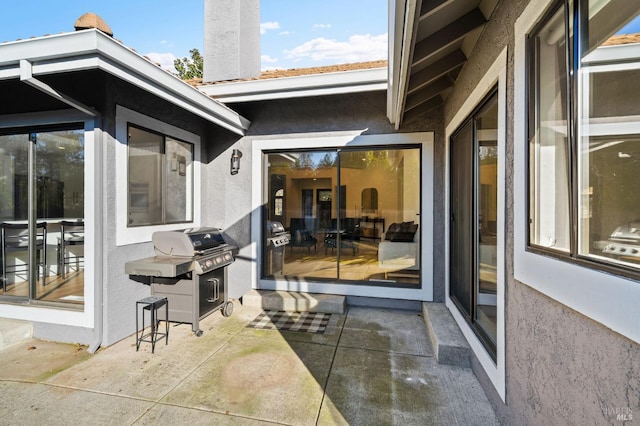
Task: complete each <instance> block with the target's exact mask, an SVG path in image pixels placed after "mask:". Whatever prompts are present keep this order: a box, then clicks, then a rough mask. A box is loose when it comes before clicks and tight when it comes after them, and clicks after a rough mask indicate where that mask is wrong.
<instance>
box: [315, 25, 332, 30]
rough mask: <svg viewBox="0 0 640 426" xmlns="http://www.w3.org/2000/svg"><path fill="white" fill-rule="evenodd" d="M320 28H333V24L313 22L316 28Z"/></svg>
mask: <svg viewBox="0 0 640 426" xmlns="http://www.w3.org/2000/svg"><path fill="white" fill-rule="evenodd" d="M318 28H331V24H313V29H314V30H315V29H318Z"/></svg>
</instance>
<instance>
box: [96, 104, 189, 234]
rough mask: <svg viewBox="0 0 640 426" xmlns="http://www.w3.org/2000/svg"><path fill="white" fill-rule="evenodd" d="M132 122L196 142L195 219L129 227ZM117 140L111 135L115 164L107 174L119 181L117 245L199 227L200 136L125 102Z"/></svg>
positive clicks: (118, 117)
mask: <svg viewBox="0 0 640 426" xmlns="http://www.w3.org/2000/svg"><path fill="white" fill-rule="evenodd" d="M129 124H133V125H134V126H136V127H138V128H143V129H145V130H149V131H151V132H154V133H160V134H162V135H164V136H166V137H169V138H172V139H175V140H178V141H180V142H184V143H189V144H192V145H193V187H192V200H191V203H192V206H191V209H192V210H191V211H192V220H191V221H189V222H180V223H167V224H162V225H142V226H136V227H129V226H127V225H128V202H129V201H128V195H129V194H128V192H129V191H128V176H129V161H128V149H129V145H128V125H129ZM115 135H116V137H115V140H113V139H111V138H109V140H111V141H113V142H114V144H115V158H116V161H115V166H113V168H111V169H109V171H108V172H107V175H108V176H110V175H111V173H114V174H115V177H114V178H112V179H114V180H115V185H116V191H115V192H116V195H115V197H116V200H115V201H116V202H115V204H116V212H115V216H116V221H115V222H116V223H115V229H116V232H115V233H116V245H117V246H125V245H129V244H137V243H143V242H149V241H151V236H152V234H153V233H154V232H156V231H173V230H179V229H184V228H185V225H187V226H188V227H198V226H200V223H201V209H199V208H197V206H200V205H201V199H202V190H201V189H202V176H201V174H202V167H201V163H200V151H201V137H200V136H199V135H197V134H195V133H192V132H189V131H187V130H184V129H181V128H179V127H176V126H173V125H171V124H168V123H166V122H164V121H161V120H158V119H155V118H153V117H149V116H147V115H144V114H141V113H139V112H137V111H133V110H130V109H128V108H126V107H124V106H122V105H116V131H115Z"/></svg>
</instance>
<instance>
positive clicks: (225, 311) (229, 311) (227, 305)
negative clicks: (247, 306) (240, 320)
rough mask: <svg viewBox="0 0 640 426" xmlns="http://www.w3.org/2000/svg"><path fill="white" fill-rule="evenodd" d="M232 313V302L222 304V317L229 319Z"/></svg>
mask: <svg viewBox="0 0 640 426" xmlns="http://www.w3.org/2000/svg"><path fill="white" fill-rule="evenodd" d="M232 313H233V302H232V301H228V302H227V303H225V304H224V307H223V308H222V315H223V316H225V317H230V316H231V314H232Z"/></svg>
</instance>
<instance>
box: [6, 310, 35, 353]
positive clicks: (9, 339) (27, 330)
mask: <svg viewBox="0 0 640 426" xmlns="http://www.w3.org/2000/svg"><path fill="white" fill-rule="evenodd" d="M32 334H33V324H32V323H31V322H29V321H21V320H14V319H8V318H0V351H1V350H3V349H7V348H10V347H12V346H15V345H18V344H20V343H22V342H24V341H26V340H28V339H30V338H31V336H32Z"/></svg>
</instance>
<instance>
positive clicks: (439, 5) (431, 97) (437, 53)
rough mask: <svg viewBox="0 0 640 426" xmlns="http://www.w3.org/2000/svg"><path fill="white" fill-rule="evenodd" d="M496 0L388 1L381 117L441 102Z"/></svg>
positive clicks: (398, 120)
mask: <svg viewBox="0 0 640 426" xmlns="http://www.w3.org/2000/svg"><path fill="white" fill-rule="evenodd" d="M497 3H498V0H389V35H390V39H389V69H390V70H389V75H390V77H391V78H390V84H389V90H388V93H387V96H388V99H387V116H388V118H389V120H390V121H391V122H392V123H394V124H395V127H396V129H398V128H399V127H400V125H401V124H402V120H403V118H404V116H405V114H406V113H407V112H408V111H412V110H422V111H424V110H429V109H433V108H437V107H439V106H441V105H442V104H443V103H444V100H445V99H446V97H447V96H448V94H449V92H450V91H451V88H452V87H453V86H454V85H455V82H456V79H457V78H458V75H459V74H460V71H461V70H462V67H463V66H464V64H465V63H466V61H467V59H468V58H469V57H470V56H471V54H472V52H473V50H474V48H475V45H476V42H477V40H478V38H479V37H480V34H481V32H482V30H483V28H484V26H485V24H486V22H487V21H488V19H489V18H490V17H491V15H492V14H493V12H494V10H495V8H496V5H497Z"/></svg>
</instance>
